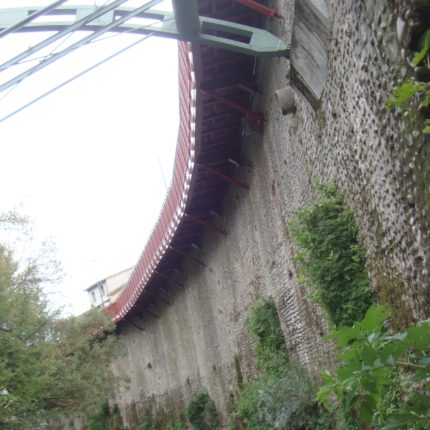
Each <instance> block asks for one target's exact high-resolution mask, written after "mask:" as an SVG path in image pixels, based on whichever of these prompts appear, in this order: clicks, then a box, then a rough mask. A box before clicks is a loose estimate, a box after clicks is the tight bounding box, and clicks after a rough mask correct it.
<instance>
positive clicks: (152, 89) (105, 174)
mask: <svg viewBox="0 0 430 430" xmlns="http://www.w3.org/2000/svg"><path fill="white" fill-rule="evenodd" d="M88 2H89V3H93V2H94V1H93V0H87V3H88ZM29 3H30V4H32V5H33V4H42V5H46V4H47V3H49V2H48V1H45V2H42V1H40V2H39V1H37V2H36V1H35V0H33V1H31V0H27V1H22V2H21V1H19V0H10V1H9V0H0V7H8V6H11V5H15V6H18V5H20V4H27V5H28V4H29ZM69 3H72V2H69ZM73 3H76V1H74V2H73ZM81 3H82V1H81ZM100 3H101V2H99V4H100ZM103 3H104V2H103ZM135 3H138V4H142V3H144V1H141V2H136V1H133V4H135ZM157 8H158V9H161V8H164V9H165V7H160V6H159V7H157ZM0 13H1V12H0ZM40 37H42V35H41V34H36V33H34V34H17V35H10V36H7V37H5V38H3V39H0V62H1V63H3V62H4V61H5V60H6V59H8V58H11V57H12V56H14V55H16V54H17V53H19V52H21V51H22V50H23V49H25V48H27V47H29V46H31V45H34V44H35V43H36V42H37V40H38V38H40ZM45 37H46V34H44V35H43V38H45ZM80 37H82V36H80ZM102 37H106V35H105V36H102ZM139 37H142V36H136V35H134V36H133V35H119V36H115V37H112V38H110V39H108V40H106V41H104V42H97V43H93V44H92V45H91V46H89V47H83V48H80V49H78V50H77V51H76V52H75V53H72V54H69V55H67V56H66V57H64V58H63V59H61V60H59V61H58V62H56V63H54V64H52V65H50V66H48V67H47V68H45V69H43V70H42V71H40V72H38V73H36V74H34V75H33V76H31V77H30V78H28V79H26V80H25V81H24V82H22V83H21V84H20V85H19V86H17V87H16V88H15V89H14V90H13V91H12V92H10V94H8V95H7V96H6V97H4V95H5V94H6V93H0V118H2V117H4V116H5V115H6V114H8V113H10V112H11V111H13V110H14V109H16V108H19V107H20V106H21V105H23V104H25V103H27V102H29V101H31V100H32V99H33V98H35V97H37V96H39V95H41V94H43V93H44V92H45V91H47V90H49V89H51V88H52V87H54V86H56V85H58V84H60V83H62V82H63V81H65V80H67V79H68V78H70V77H72V76H73V75H75V74H77V73H79V72H81V71H82V70H84V69H85V68H87V67H89V66H91V65H93V64H94V63H96V62H97V61H99V60H100V59H103V58H105V57H107V56H108V55H110V54H111V53H113V52H114V51H116V50H117V49H120V48H121V47H122V46H125V45H127V44H130V43H132V42H133V41H134V40H136V38H139ZM70 42H71V39H69V40H68V41H67V43H70ZM57 44H58V42H57ZM54 46H56V45H54ZM64 46H66V45H64ZM50 49H52V47H51V48H50ZM38 56H40V54H38ZM12 72H13V73H16V71H11V70H6V71H4V72H1V73H0V83H2V82H4V81H6V80H7V79H8V78H10V75H8V73H12ZM177 73H178V72H177V42H176V41H172V40H167V39H161V38H150V39H147V40H145V41H143V42H142V43H141V44H139V45H137V46H136V47H134V48H132V49H131V50H129V51H127V52H126V53H123V54H121V55H120V56H118V57H116V58H115V59H113V60H111V61H109V62H108V63H106V64H104V65H102V66H100V67H99V68H97V69H95V70H93V71H91V72H89V73H88V74H86V75H85V76H83V77H81V78H79V79H77V80H76V81H74V82H72V83H70V84H68V85H67V86H65V87H63V88H62V89H60V90H58V91H56V92H55V93H53V94H51V95H49V96H48V97H46V98H45V99H43V100H42V101H40V102H38V103H36V104H34V105H33V106H31V107H29V108H28V109H25V110H24V111H22V112H20V113H18V114H17V115H15V116H13V117H12V118H10V119H8V120H6V121H4V122H2V123H0V145H1V147H0V148H1V152H0V154H1V159H2V163H1V168H0V183H1V184H2V186H1V188H0V212H3V211H8V210H10V209H14V208H18V210H19V211H20V212H21V213H23V214H25V215H28V216H29V217H30V218H31V220H32V221H33V223H34V234H35V237H36V240H38V241H40V240H43V239H46V238H52V239H53V241H54V242H55V244H56V247H57V249H58V252H57V256H58V259H59V260H60V261H61V263H62V265H63V269H64V272H65V278H64V280H63V281H62V283H61V286H60V287H61V291H62V294H61V296H59V295H56V297H55V302H56V304H58V305H66V307H67V308H66V311H68V312H72V313H80V312H82V311H83V310H85V309H86V308H87V307H88V303H89V302H88V298H87V296H86V293H84V292H83V290H84V289H85V288H87V287H88V286H90V285H91V284H93V283H94V282H96V281H97V280H99V279H103V278H104V277H106V276H109V275H111V274H113V273H116V272H118V271H121V270H123V269H125V268H128V267H130V266H133V265H134V264H135V263H136V262H137V260H138V257H139V255H140V253H141V252H142V250H143V247H144V245H145V242H146V238H147V236H148V234H149V232H150V231H151V229H152V227H153V225H154V222H155V220H156V218H157V216H158V213H159V210H160V208H161V204H162V202H163V200H164V197H165V193H166V189H165V185H164V181H163V176H162V173H161V169H160V163H161V164H162V166H163V167H162V169H163V172H164V175H165V177H166V181H167V184H169V183H170V175H171V171H172V163H173V157H174V149H175V146H176V137H177V132H178V88H177ZM2 97H4V98H3V99H2ZM57 289H58V288H57Z"/></svg>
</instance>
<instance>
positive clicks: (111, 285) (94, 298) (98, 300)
mask: <svg viewBox="0 0 430 430" xmlns="http://www.w3.org/2000/svg"><path fill="white" fill-rule="evenodd" d="M132 271H133V268H132V267H130V268H129V269H125V270H123V271H122V272H118V273H115V274H114V275H111V276H109V277H107V278H105V279H102V280H100V281H98V282H96V283H95V284H94V285H91V287H88V288H87V289H86V290H85V291H86V292H87V293H88V296H89V300H90V304H91V307H106V306H109V305H110V304H111V303H112V302H114V301H115V300H116V298H117V297H118V296H119V294H120V292H121V290H122V288H123V287H124V285H125V284H126V283H127V281H128V280H129V278H130V275H131V272H132Z"/></svg>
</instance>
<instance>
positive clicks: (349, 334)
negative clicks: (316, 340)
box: [326, 327, 361, 348]
mask: <svg viewBox="0 0 430 430" xmlns="http://www.w3.org/2000/svg"><path fill="white" fill-rule="evenodd" d="M360 335H361V332H360V330H359V329H358V328H356V327H342V328H340V329H338V330H335V331H333V332H332V333H331V334H330V335H328V336H326V339H335V340H336V341H337V347H338V348H343V347H345V346H346V345H348V344H349V343H350V341H352V340H353V339H356V338H358V337H360Z"/></svg>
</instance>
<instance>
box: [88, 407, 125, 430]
mask: <svg viewBox="0 0 430 430" xmlns="http://www.w3.org/2000/svg"><path fill="white" fill-rule="evenodd" d="M123 429H124V427H123V425H122V421H121V414H120V411H119V408H118V405H113V406H112V408H110V406H109V403H108V402H104V403H103V404H102V405H101V406H100V408H99V410H98V411H97V412H96V413H95V414H94V415H92V416H91V417H90V418H89V420H88V430H123Z"/></svg>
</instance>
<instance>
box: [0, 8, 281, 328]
mask: <svg viewBox="0 0 430 430" xmlns="http://www.w3.org/2000/svg"><path fill="white" fill-rule="evenodd" d="M158 2H159V1H158V0H155V1H151V2H149V3H145V4H144V5H142V6H140V7H138V8H135V7H134V8H131V7H129V6H126V5H123V3H126V0H117V1H112V2H111V3H109V4H107V5H105V6H103V7H94V6H93V7H90V6H86V7H83V6H70V5H67V2H66V0H59V1H56V2H54V3H52V4H51V5H49V6H46V7H44V8H43V7H41V8H36V7H31V8H28V7H27V8H14V9H9V10H0V37H4V36H7V35H8V34H10V33H11V32H16V31H47V30H49V31H52V30H55V33H54V35H51V36H49V37H48V38H47V39H46V40H45V41H42V42H41V43H39V44H38V45H36V46H35V47H32V48H29V49H28V50H27V51H25V52H23V53H21V54H20V55H18V56H16V57H15V58H13V59H11V60H9V61H8V62H6V63H4V64H2V65H0V70H4V69H5V68H8V67H11V66H12V65H15V64H19V63H20V62H21V61H23V60H24V59H25V58H27V57H28V56H30V55H32V54H34V52H36V51H37V50H40V49H42V48H44V47H45V46H47V45H48V44H49V43H52V41H53V40H58V39H59V38H61V37H63V36H64V35H65V34H67V33H69V32H71V31H77V30H86V31H90V34H89V35H88V36H86V37H84V38H83V39H81V40H80V41H78V42H76V43H75V45H72V47H69V48H68V49H66V50H64V51H63V52H60V53H57V54H55V55H51V56H49V57H47V58H46V59H45V60H44V61H42V62H40V63H39V64H37V65H36V66H34V67H32V68H30V69H29V70H27V71H25V72H23V73H21V74H19V75H17V76H15V77H13V78H12V79H10V80H9V81H7V82H5V83H3V84H2V85H0V92H1V91H4V90H6V89H7V88H10V87H11V86H12V85H14V84H16V83H19V82H20V81H21V80H23V79H25V78H26V77H27V76H29V74H32V73H34V72H36V71H38V70H39V69H41V68H42V67H45V66H47V65H49V64H51V63H52V62H53V61H56V60H57V59H58V58H61V56H63V55H66V54H67V53H68V52H70V50H73V49H76V48H78V47H79V46H82V45H84V44H86V43H89V42H91V41H92V40H94V39H95V38H96V37H98V36H100V35H101V34H103V33H106V32H108V31H117V32H134V33H138V34H150V35H161V36H165V37H173V38H176V39H179V40H180V43H179V113H180V126H179V131H178V139H177V146H176V155H175V162H174V170H173V175H172V181H171V184H170V187H169V189H168V192H167V194H166V198H165V201H164V204H163V206H162V209H161V212H160V214H159V217H158V221H157V223H156V224H155V226H154V228H153V230H152V233H151V235H150V237H149V239H148V241H147V243H146V245H145V247H144V249H143V252H142V254H141V256H140V258H139V260H138V262H137V264H136V266H135V268H134V271H133V273H132V275H131V277H130V280H129V281H128V283H127V285H126V286H125V287H124V289H123V291H122V293H121V295H120V296H119V298H118V299H117V301H116V302H115V303H112V304H111V305H110V307H109V308H108V311H109V313H110V314H111V315H112V317H113V319H114V321H115V322H116V323H120V322H121V321H125V320H128V321H130V322H132V323H133V320H134V319H135V318H136V317H139V316H141V315H143V314H150V315H153V316H154V317H157V314H156V310H155V304H156V302H157V301H162V302H165V303H168V302H169V297H168V294H167V291H166V288H165V286H166V284H170V285H172V286H173V287H174V288H183V287H184V285H183V283H182V278H181V267H182V265H183V263H184V261H186V260H187V261H190V262H191V263H192V264H195V265H197V266H200V267H205V262H204V261H203V260H202V259H201V258H200V256H199V252H198V243H199V237H200V236H201V235H202V234H203V232H204V230H205V229H209V230H212V231H215V232H216V233H217V234H219V235H221V236H223V235H227V234H228V232H227V231H225V230H224V229H223V228H221V227H220V226H219V218H218V217H219V215H218V214H219V213H220V209H221V204H222V199H223V196H224V194H225V192H226V190H227V187H229V186H234V187H240V188H243V189H249V187H248V184H247V183H245V182H243V181H241V180H240V179H238V176H240V175H238V171H240V163H241V156H240V155H241V145H242V143H243V137H244V126H247V125H248V126H249V124H256V125H257V126H258V125H262V124H263V123H264V121H265V119H264V116H263V115H262V114H261V113H259V112H256V111H255V110H253V101H254V96H255V94H256V93H257V92H258V83H257V78H256V63H257V61H258V60H257V57H258V56H288V53H289V47H288V46H287V45H286V44H285V43H284V42H282V41H280V40H278V39H277V38H275V37H274V36H272V35H271V34H269V33H267V32H265V31H263V30H260V28H261V25H262V19H263V17H264V15H269V16H271V17H274V18H276V17H278V18H279V15H278V14H277V12H276V10H274V9H270V8H269V7H267V6H265V5H262V4H260V3H257V2H255V1H253V0H236V1H231V0H198V1H196V2H193V1H179V0H177V1H175V2H174V12H173V13H168V12H159V11H154V10H153V9H152V8H153V6H154V5H155V4H156V3H158Z"/></svg>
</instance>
